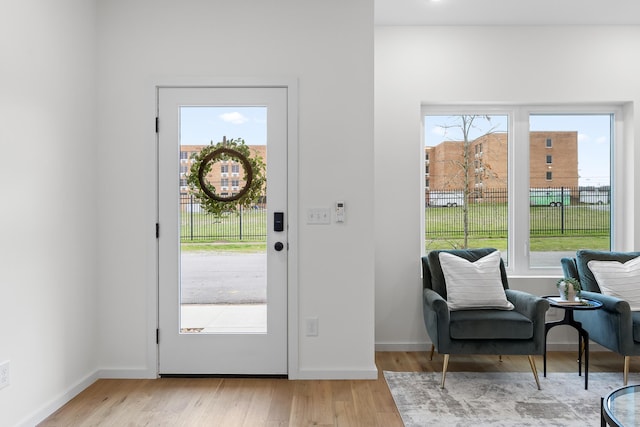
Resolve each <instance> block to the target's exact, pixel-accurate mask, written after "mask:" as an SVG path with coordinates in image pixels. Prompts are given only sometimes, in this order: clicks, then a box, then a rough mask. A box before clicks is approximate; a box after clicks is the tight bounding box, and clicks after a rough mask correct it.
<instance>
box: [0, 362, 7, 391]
mask: <svg viewBox="0 0 640 427" xmlns="http://www.w3.org/2000/svg"><path fill="white" fill-rule="evenodd" d="M8 385H9V361H8V360H5V361H4V362H1V363H0V388H5V387H6V386H8Z"/></svg>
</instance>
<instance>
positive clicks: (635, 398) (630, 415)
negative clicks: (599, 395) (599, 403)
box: [603, 385, 640, 427]
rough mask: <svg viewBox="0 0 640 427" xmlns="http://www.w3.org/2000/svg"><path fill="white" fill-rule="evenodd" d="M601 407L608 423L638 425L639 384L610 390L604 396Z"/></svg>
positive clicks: (639, 412) (613, 424)
mask: <svg viewBox="0 0 640 427" xmlns="http://www.w3.org/2000/svg"><path fill="white" fill-rule="evenodd" d="M603 409H604V415H605V418H606V419H607V422H608V423H609V425H612V426H618V427H622V426H624V427H628V426H637V425H640V385H630V386H626V387H622V388H619V389H617V390H614V391H612V392H611V393H609V394H608V395H607V396H606V397H605V399H604V402H603Z"/></svg>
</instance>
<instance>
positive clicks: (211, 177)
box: [180, 145, 267, 196]
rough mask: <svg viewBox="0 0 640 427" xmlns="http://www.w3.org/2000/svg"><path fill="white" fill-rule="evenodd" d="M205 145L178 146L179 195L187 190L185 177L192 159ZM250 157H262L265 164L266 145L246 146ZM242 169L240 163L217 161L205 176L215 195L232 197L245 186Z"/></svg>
mask: <svg viewBox="0 0 640 427" xmlns="http://www.w3.org/2000/svg"><path fill="white" fill-rule="evenodd" d="M205 147H206V145H181V146H180V193H183V194H186V193H187V192H188V190H189V187H188V186H187V175H188V174H189V169H190V168H191V165H192V164H193V163H194V161H193V159H192V157H193V155H194V154H197V153H199V152H200V151H201V150H202V149H203V148H205ZM248 147H249V151H250V153H251V156H252V157H254V156H256V155H258V156H260V157H262V161H263V162H264V163H265V165H266V164H267V146H266V145H248ZM243 176H244V168H243V167H242V163H240V162H237V161H234V160H226V161H217V162H216V163H214V165H213V168H212V169H211V172H209V174H208V175H207V180H208V181H209V182H210V183H212V184H213V185H214V186H215V187H216V191H217V194H220V195H221V196H233V195H234V194H236V193H237V192H239V191H240V190H241V189H242V188H243V187H244V184H245V181H244V180H243Z"/></svg>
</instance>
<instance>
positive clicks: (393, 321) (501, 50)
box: [374, 26, 640, 349]
mask: <svg viewBox="0 0 640 427" xmlns="http://www.w3.org/2000/svg"><path fill="white" fill-rule="evenodd" d="M375 34H376V36H375V116H374V117H375V167H376V190H375V191H376V193H375V197H376V202H375V212H376V214H375V215H376V217H375V228H376V344H377V348H379V349H393V348H405V349H406V348H425V347H426V346H425V343H427V342H428V337H427V334H426V332H425V329H424V325H423V320H422V305H421V304H422V303H421V279H420V274H421V273H420V255H421V245H422V238H421V235H420V211H421V209H422V202H421V201H420V200H421V197H422V195H421V191H420V185H421V182H422V179H423V177H422V169H421V167H420V165H421V163H420V159H421V157H422V156H423V153H422V149H421V133H420V132H421V124H420V105H421V104H422V103H456V102H460V103H486V102H498V103H500V102H502V103H525V102H526V103H535V102H541V103H550V102H551V103H554V102H555V103H579V102H633V103H634V104H635V105H638V102H640V85H638V76H639V75H640V60H639V59H638V57H637V55H634V52H636V51H637V50H638V48H639V45H640V28H639V27H508V26H504V27H378V28H376V30H375ZM629 105H630V104H628V105H627V107H628V108H627V110H626V112H625V113H626V115H627V118H628V120H629V122H630V123H629V124H630V125H632V127H635V128H638V126H639V125H640V112H638V111H637V108H636V109H635V111H634V109H633V108H631V107H629ZM625 136H626V137H627V141H626V145H625V147H623V150H624V155H623V156H622V157H623V158H624V159H625V161H626V162H627V164H626V165H625V167H626V168H627V173H626V175H625V176H623V177H621V179H620V180H618V182H617V188H618V189H619V190H620V189H622V192H623V194H624V197H625V198H626V199H627V200H629V205H628V206H625V210H624V212H625V216H624V221H625V222H624V223H623V224H621V226H622V227H624V230H626V233H627V235H628V236H630V238H629V241H628V242H624V243H623V245H622V247H624V248H625V249H633V248H638V247H639V246H640V230H639V228H638V227H634V217H635V212H637V211H638V207H639V205H638V203H640V197H638V195H639V194H638V192H639V190H638V187H637V186H635V185H634V178H635V174H634V169H635V168H634V166H636V167H637V166H640V150H636V149H635V147H636V145H637V144H638V137H635V138H633V132H630V133H629V134H628V135H625ZM391 177H392V179H390V178H391ZM399 184H402V185H399ZM561 274H562V273H561V272H560V271H559V272H558V277H560V276H561ZM555 279H556V278H553V277H547V278H540V279H518V278H511V280H510V285H511V287H512V288H514V289H522V290H526V291H529V292H532V293H535V294H538V295H544V294H551V293H555V288H554V286H553V283H554V282H555ZM552 334H553V335H550V342H554V341H555V342H559V343H562V342H566V337H565V336H563V335H562V334H558V333H557V332H556V331H552Z"/></svg>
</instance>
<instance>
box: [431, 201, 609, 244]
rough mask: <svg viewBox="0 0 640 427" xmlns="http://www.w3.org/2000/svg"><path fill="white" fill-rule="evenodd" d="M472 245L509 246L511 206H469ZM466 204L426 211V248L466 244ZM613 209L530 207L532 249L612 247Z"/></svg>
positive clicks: (469, 236)
mask: <svg viewBox="0 0 640 427" xmlns="http://www.w3.org/2000/svg"><path fill="white" fill-rule="evenodd" d="M468 218H469V221H468V230H469V234H468V247H470V248H478V247H494V248H496V249H499V250H501V251H505V250H506V249H507V228H508V210H507V205H506V204H504V203H501V204H498V203H496V204H474V205H469V217H468ZM463 221H464V219H463V209H462V207H454V208H444V207H438V208H427V209H426V210H425V249H427V250H433V249H455V248H463V247H464V232H463V229H464V225H463V224H464V222H463ZM609 222H610V218H609V210H608V209H603V208H602V207H601V206H591V205H578V206H565V207H548V206H531V207H530V223H531V225H530V249H531V251H532V252H554V251H574V250H577V249H581V248H589V249H602V250H608V249H609V247H610V244H609V240H610V239H609V236H610V228H609Z"/></svg>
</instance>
